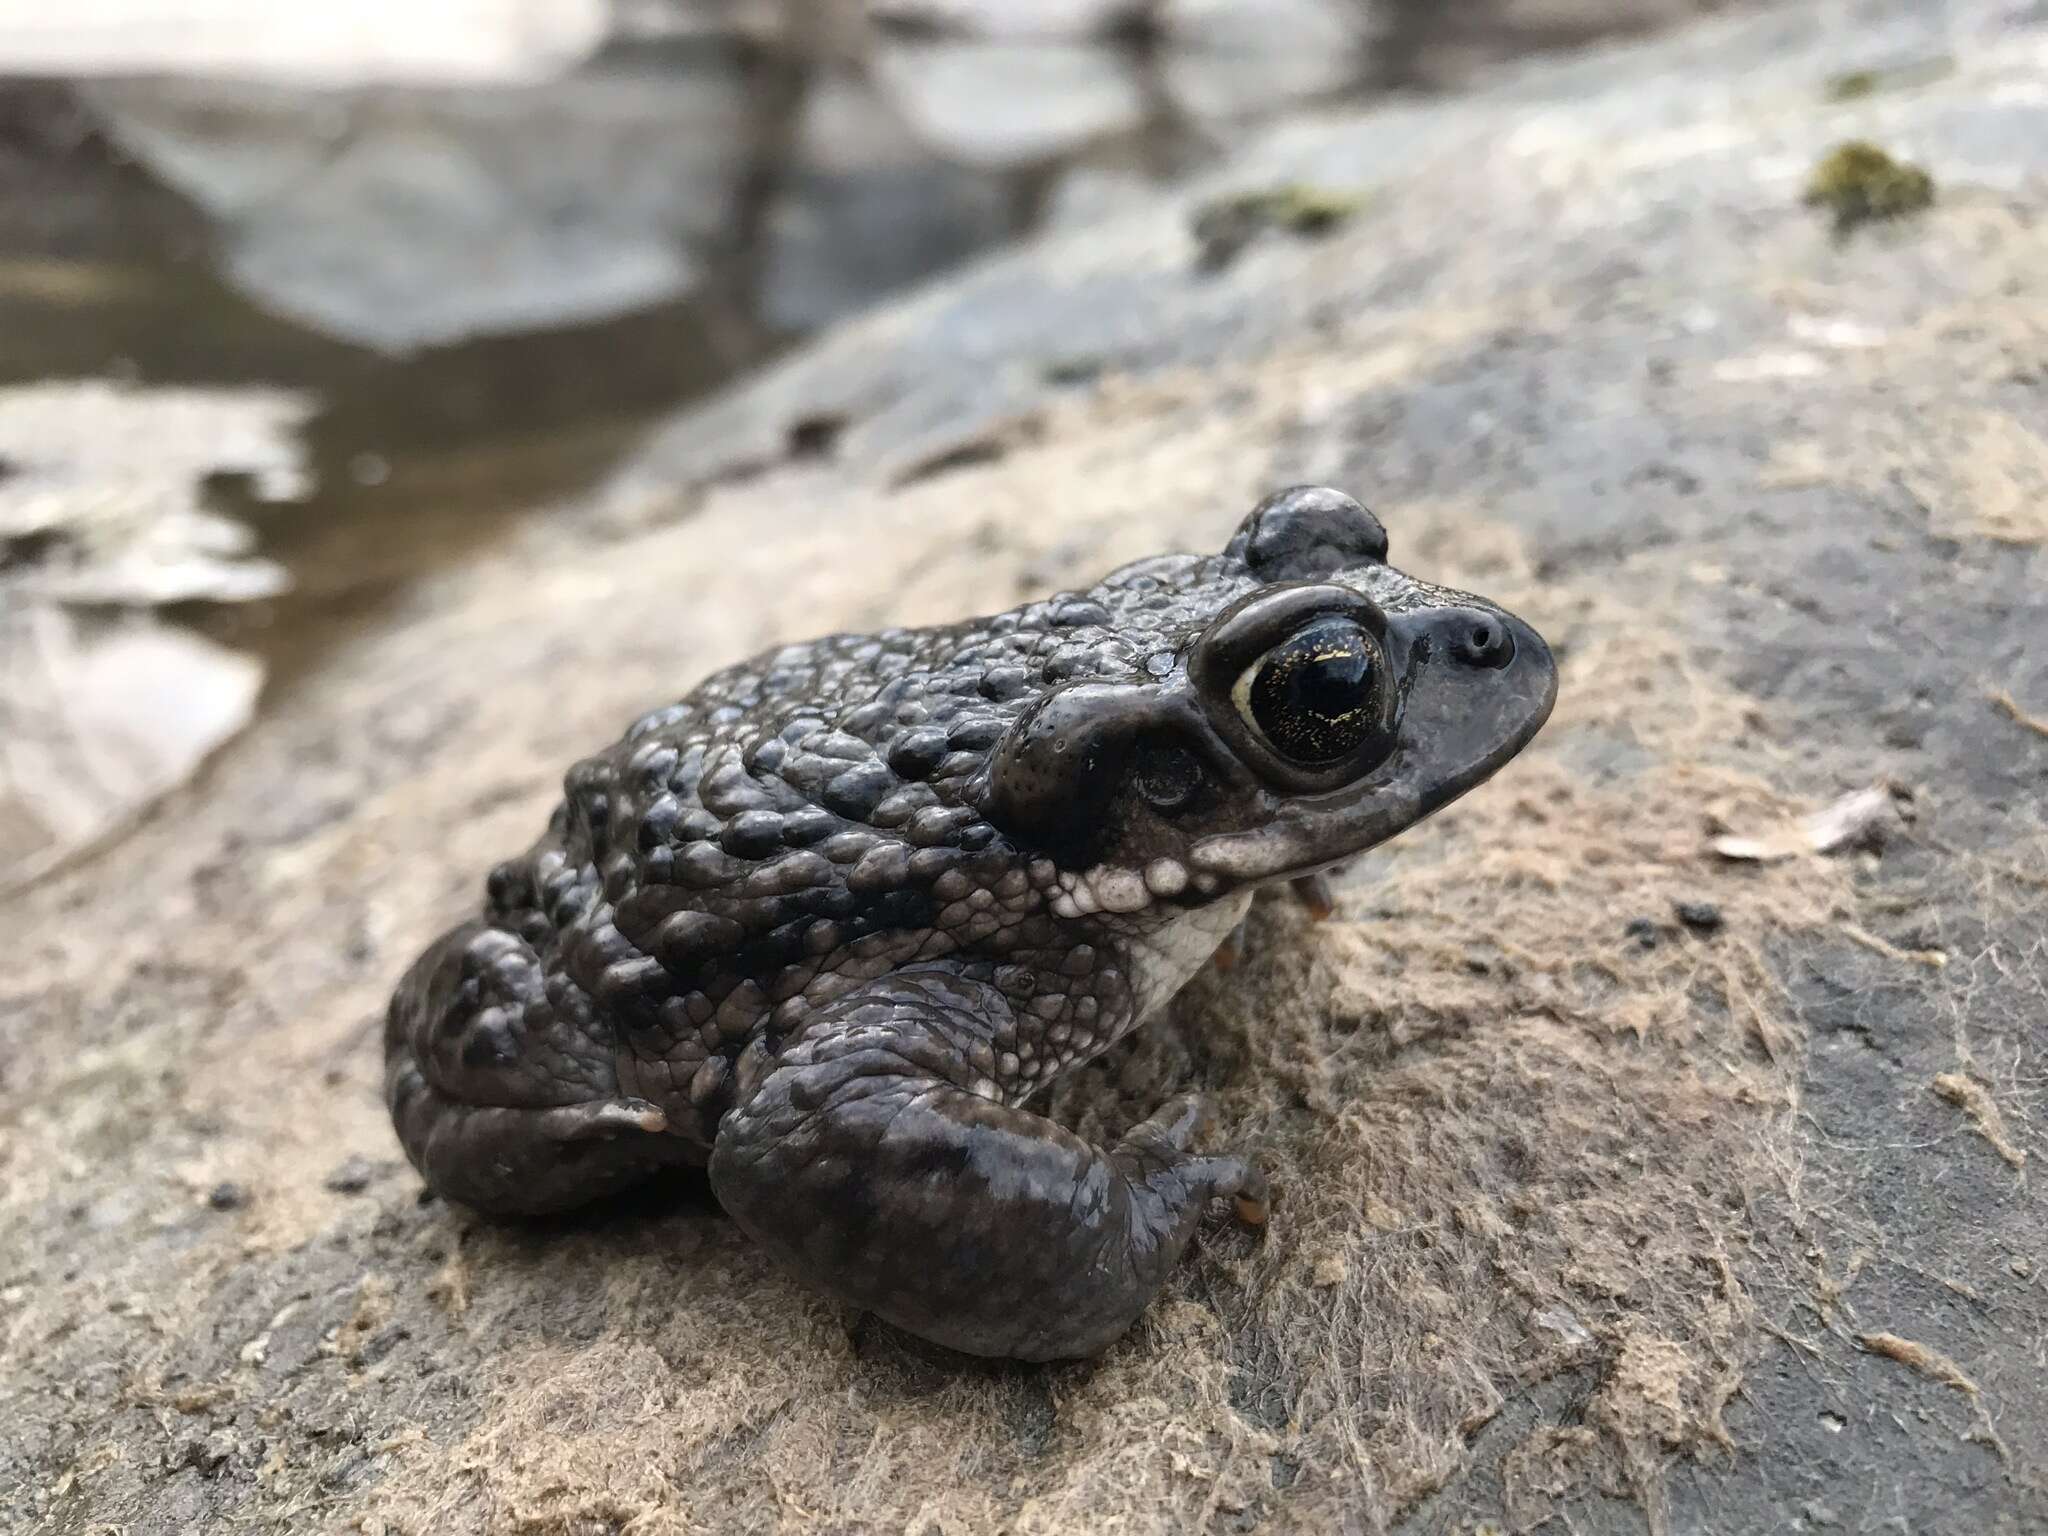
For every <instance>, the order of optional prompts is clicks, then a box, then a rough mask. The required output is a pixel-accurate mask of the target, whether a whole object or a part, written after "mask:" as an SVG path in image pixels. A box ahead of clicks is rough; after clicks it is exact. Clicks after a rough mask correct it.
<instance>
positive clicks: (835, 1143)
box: [711, 971, 1266, 1360]
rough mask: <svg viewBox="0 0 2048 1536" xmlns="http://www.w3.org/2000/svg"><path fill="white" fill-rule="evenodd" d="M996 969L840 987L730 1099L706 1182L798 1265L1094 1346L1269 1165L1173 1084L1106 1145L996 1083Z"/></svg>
mask: <svg viewBox="0 0 2048 1536" xmlns="http://www.w3.org/2000/svg"><path fill="white" fill-rule="evenodd" d="M1010 1021H1011V1013H1010V1004H1009V1002H1008V1000H1007V999H1006V998H1005V997H1004V996H1003V995H1002V994H1001V993H999V992H997V991H995V990H994V989H993V988H990V987H986V986H982V985H980V984H978V983H974V982H968V981H963V980H961V979H960V978H958V977H955V976H951V975H947V974H945V973H943V972H940V971H911V972H903V973H899V974H897V975H895V976H892V977H887V978H884V979H882V980H880V981H877V982H874V983H871V984H870V985H869V986H867V987H866V988H864V989H862V990H861V991H859V992H855V993H853V994H851V995H849V996H847V997H845V998H842V999H840V1000H839V1001H838V1002H836V1003H834V1004H833V1005H832V1006H831V1007H830V1008H829V1009H828V1010H826V1011H825V1012H824V1013H823V1014H822V1015H821V1016H820V1017H818V1018H816V1019H814V1020H813V1021H812V1023H811V1024H810V1025H809V1026H807V1027H806V1029H805V1032H804V1035H803V1037H802V1039H800V1040H799V1041H797V1042H796V1043H795V1044H793V1045H791V1046H790V1047H789V1048H788V1049H787V1050H785V1051H784V1053H783V1054H782V1056H781V1057H780V1058H779V1059H778V1061H777V1062H776V1063H775V1066H774V1068H773V1070H772V1071H769V1072H768V1073H767V1074H766V1075H765V1076H764V1077H763V1078H762V1079H761V1080H760V1081H759V1083H758V1085H757V1086H756V1087H754V1088H753V1090H752V1091H751V1092H750V1093H749V1094H747V1096H746V1097H745V1099H744V1100H743V1101H742V1102H741V1103H740V1104H739V1105H738V1106H737V1107H736V1108H735V1109H734V1110H733V1111H732V1112H731V1113H730V1114H728V1115H727V1116H726V1118H725V1120H724V1122H723V1123H722V1124H721V1125H720V1127H719V1130H718V1139H717V1143H716V1145H715V1146H714V1148H713V1150H712V1154H711V1184H712V1188H713V1189H714V1190H716V1191H717V1193H718V1198H719V1200H720V1202H721V1203H722V1204H723V1205H724V1206H725V1208H726V1210H727V1211H729V1212H730V1213H731V1214H732V1216H733V1218H734V1219H735V1220H736V1221H737V1222H738V1223H739V1224H740V1226H741V1227H743V1228H745V1229H746V1230H747V1232H749V1233H750V1234H751V1235H753V1236H754V1237H755V1238H756V1239H757V1240H758V1241H760V1242H761V1243H762V1244H763V1245H764V1246H766V1247H767V1248H768V1249H769V1250H770V1251H771V1252H773V1253H774V1254H775V1255H776V1256H777V1257H778V1258H780V1259H781V1260H782V1261H783V1262H784V1263H785V1264H787V1265H789V1266H790V1267H791V1268H792V1269H794V1270H795V1271H796V1272H797V1273H798V1274H799V1275H801V1276H802V1277H803V1278H804V1279H806V1280H808V1281H810V1282H811V1283H812V1284H814V1285H816V1286H817V1287H818V1288H819V1289H821V1290H824V1291H826V1292H828V1293H830V1294H832V1295H835V1296H837V1297H839V1298H840V1299H841V1300H844V1301H847V1302H851V1303H852V1304H854V1305H855V1306H859V1307H865V1308H867V1309H869V1310H871V1311H873V1312H876V1313H879V1314H880V1315H881V1316H882V1317H885V1318H887V1319H888V1320H889V1321H890V1322H893V1323H895V1324H896V1325H897V1326H899V1327H902V1328H905V1329H908V1330H909V1331H910V1332H912V1333H916V1334H921V1335H923V1336H924V1337H925V1338H928V1339H933V1340H936V1341H937V1342H939V1343H941V1344H947V1345H951V1346H952V1347H953V1348H955V1349H961V1350H966V1351H968V1352H969V1353H972V1354H978V1355H1007V1356H1013V1357H1016V1358H1020V1359H1026V1360H1052V1359H1064V1358H1072V1357H1076V1356H1083V1355H1092V1354H1096V1353H1098V1352H1099V1351H1101V1350H1102V1349H1104V1348H1106V1347H1107V1346H1108V1345H1109V1344H1110V1343H1111V1342H1112V1341H1113V1340H1114V1339H1115V1338H1116V1337H1117V1336H1118V1335H1119V1334H1121V1333H1122V1332H1123V1331H1124V1330H1125V1329H1126V1328H1128V1327H1129V1326H1130V1325H1131V1323H1132V1322H1133V1321H1134V1320H1135V1319H1136V1317H1137V1316H1138V1314H1139V1312H1141V1311H1142V1310H1143V1309H1144V1307H1145V1304H1146V1303H1147V1302H1148V1301H1150V1300H1151V1299H1152V1296H1153V1294H1154V1293H1155V1292H1156V1291H1157V1290H1158V1289H1159V1287H1160V1286H1161V1285H1162V1284H1163V1283H1164V1282H1165V1280H1166V1277H1167V1275H1168V1273H1169V1272H1170V1271H1171V1270H1172V1268H1173V1266H1174V1264H1175V1263H1176V1262H1178V1260H1179V1259H1180V1256H1181V1253H1182V1251H1183V1250H1184V1249H1185V1248H1186V1247H1187V1245H1188V1241H1189V1239H1190V1238H1191V1237H1192V1236H1193V1235H1194V1231H1195V1227H1196V1225H1197V1223H1198V1222H1199V1221H1200V1219H1201V1217H1202V1214H1203V1212H1204V1211H1205V1210H1206V1209H1207V1207H1208V1204H1209V1201H1210V1200H1211V1198H1212V1197H1223V1198H1235V1199H1236V1200H1237V1201H1238V1203H1239V1214H1240V1215H1241V1216H1242V1217H1244V1218H1245V1219H1246V1220H1247V1221H1254V1222H1256V1221H1260V1220H1263V1219H1264V1214H1265V1195H1266V1184H1265V1179H1264V1178H1263V1176H1262V1175H1261V1174H1260V1173H1259V1171H1258V1170H1257V1169H1256V1168H1254V1167H1253V1166H1251V1165H1250V1164H1249V1163H1246V1162H1244V1161H1242V1160H1241V1159H1239V1158H1235V1157H1199V1156H1196V1155H1194V1154H1192V1153H1190V1152H1188V1151H1187V1150H1186V1149H1185V1147H1186V1142H1187V1140H1188V1138H1189V1136H1190V1134H1191V1133H1192V1131H1193V1128H1194V1123H1195V1118H1196V1115H1195V1109H1194V1106H1193V1105H1192V1104H1190V1103H1188V1102H1187V1101H1176V1102H1174V1103H1173V1104H1170V1105H1168V1106H1167V1107H1166V1108H1165V1109H1163V1110H1161V1111H1160V1113H1159V1114H1157V1115H1155V1116H1153V1118H1152V1119H1151V1120H1148V1121H1147V1122H1145V1123H1144V1124H1143V1125H1141V1126H1139V1127H1138V1128H1137V1129H1136V1130H1135V1131H1133V1132H1132V1134H1131V1135H1130V1136H1128V1137H1126V1138H1125V1139H1124V1140H1123V1141H1122V1142H1121V1143H1120V1144H1118V1145H1117V1146H1116V1147H1114V1148H1111V1149H1109V1150H1103V1149H1100V1148H1097V1147H1095V1146H1092V1145H1090V1144H1089V1143H1088V1142H1086V1141H1084V1140H1082V1139H1081V1138H1080V1137H1078V1136H1076V1135H1074V1134H1073V1133H1072V1132H1070V1131H1067V1130H1064V1129H1062V1128H1061V1127H1060V1126H1057V1125H1055V1124H1053V1123H1052V1122H1051V1121H1049V1120H1046V1119H1043V1118H1042V1117H1040V1116H1038V1115H1034V1114H1030V1113H1028V1112H1026V1111H1024V1110H1021V1109H1013V1108H1011V1107H1010V1106H1008V1105H1006V1104H1004V1103H1002V1102H1000V1101H999V1100H998V1099H996V1098H994V1097H992V1096H991V1094H992V1093H993V1084H991V1083H990V1082H988V1080H987V1079H986V1077H985V1076H984V1075H983V1071H982V1069H981V1067H978V1066H977V1062H982V1063H984V1064H986V1063H988V1062H992V1060H993V1057H992V1055H991V1053H990V1051H989V1049H988V1047H989V1044H990V1042H991V1040H992V1039H993V1038H994V1036H995V1035H996V1033H997V1032H998V1031H1000V1030H1001V1029H1002V1028H1003V1027H1004V1026H1005V1025H1006V1024H1008V1023H1010Z"/></svg>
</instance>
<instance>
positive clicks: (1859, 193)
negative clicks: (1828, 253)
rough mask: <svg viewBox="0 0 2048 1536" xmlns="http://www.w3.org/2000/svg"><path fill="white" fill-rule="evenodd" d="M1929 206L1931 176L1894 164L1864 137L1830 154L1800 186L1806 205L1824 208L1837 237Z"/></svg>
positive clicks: (1907, 165)
mask: <svg viewBox="0 0 2048 1536" xmlns="http://www.w3.org/2000/svg"><path fill="white" fill-rule="evenodd" d="M1933 202H1934V178H1933V177H1932V176H1930V175H1929V174H1928V173H1927V172H1926V171H1924V170H1922V169H1921V168H1920V167H1919V166H1917V165H1909V164H1908V163H1906V162H1905V161H1903V160H1894V159H1893V158H1892V157H1891V156H1890V155H1888V154H1886V153H1885V152H1884V151H1883V150H1882V149H1879V148H1878V147H1877V146H1876V145H1875V144H1872V143H1870V142H1869V141H1868V140H1865V139H1852V140H1850V141H1849V142H1848V143H1846V144H1839V145H1837V146H1836V147H1835V148H1834V149H1832V150H1830V151H1829V152H1828V153H1827V155H1826V156H1824V157H1823V158H1822V160H1821V162H1820V164H1819V165H1817V166H1815V167H1814V169H1813V178H1812V180H1810V181H1809V182H1807V184H1806V204H1807V206H1808V207H1810V208H1821V209H1824V210H1826V212H1827V213H1828V214H1829V215H1830V216H1831V217H1832V218H1833V220H1834V225H1835V233H1836V234H1837V235H1847V234H1849V233H1850V232H1852V231H1853V230H1855V229H1857V228H1859V227H1860V226H1862V225H1864V224H1871V223H1876V222H1878V221H1880V220H1884V219H1897V218H1903V217H1904V216H1905V215H1907V214H1910V213H1918V212H1920V211H1921V210H1922V209H1924V208H1928V207H1930V206H1932V204H1933Z"/></svg>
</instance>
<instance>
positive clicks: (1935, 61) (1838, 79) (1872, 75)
mask: <svg viewBox="0 0 2048 1536" xmlns="http://www.w3.org/2000/svg"><path fill="white" fill-rule="evenodd" d="M1955 67H1956V66H1955V60H1953V59H1951V58H1950V57H1949V56H1948V55H1947V54H1937V55H1935V56H1934V57H1932V58H1925V59H1912V60H1909V61H1907V62H1906V63H1903V64H1889V65H1886V66H1884V67H1883V68H1881V69H1850V70H1844V71H1843V72H1842V73H1841V74H1839V75H1832V76H1830V77H1829V78H1828V82H1827V84H1826V85H1825V86H1823V87H1822V90H1821V94H1822V95H1823V96H1825V97H1826V98H1827V99H1828V100H1829V101H1861V100H1862V99H1863V98H1864V97H1866V96H1874V95H1876V94H1877V93H1878V92H1879V91H1891V90H1899V89H1901V88H1903V87H1905V86H1909V85H1925V84H1927V83H1928V82H1929V81H1933V80H1939V79H1941V78H1942V77H1943V76H1945V75H1950V74H1953V73H1954V72H1955Z"/></svg>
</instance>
